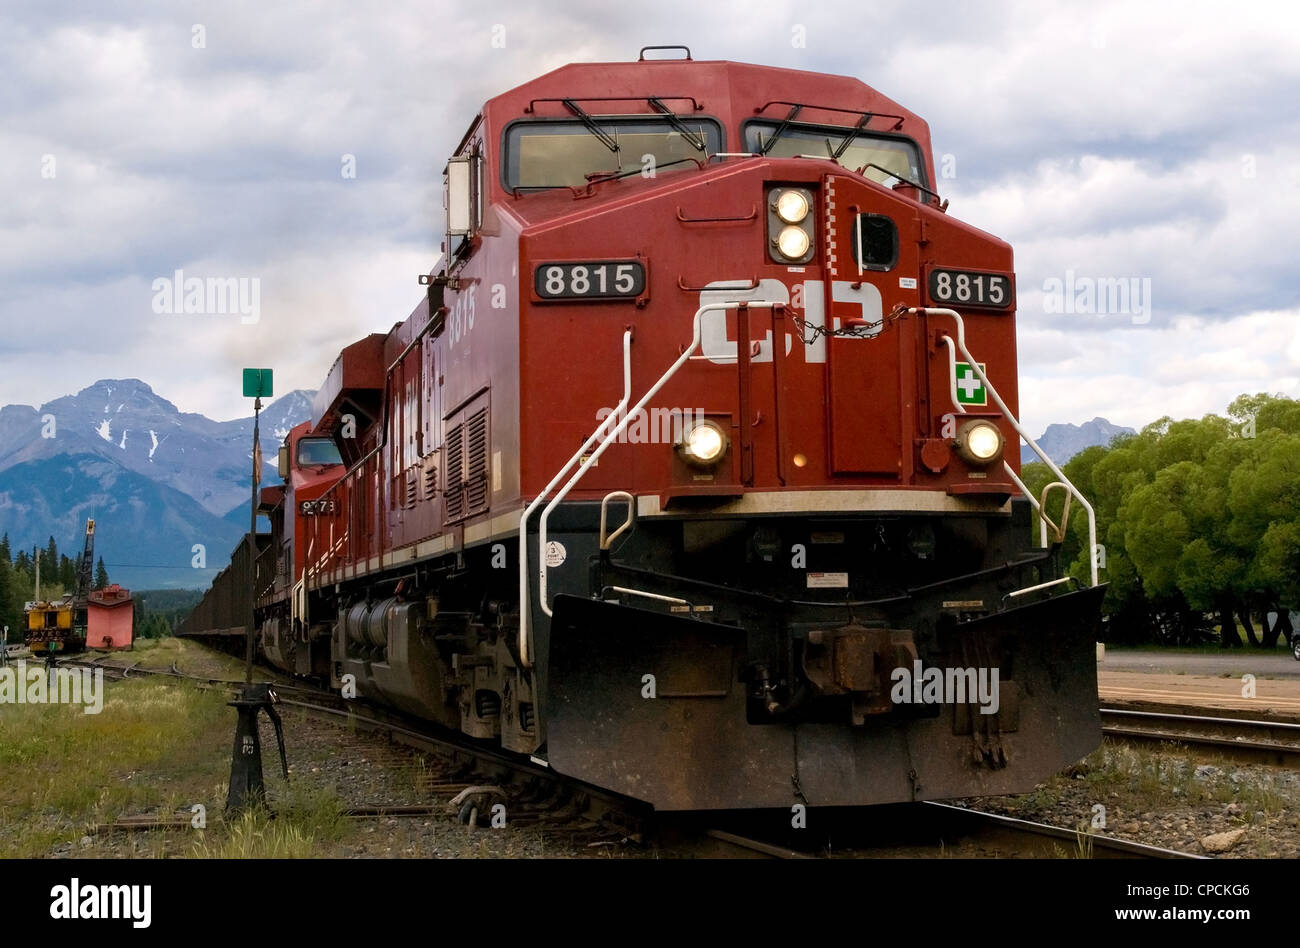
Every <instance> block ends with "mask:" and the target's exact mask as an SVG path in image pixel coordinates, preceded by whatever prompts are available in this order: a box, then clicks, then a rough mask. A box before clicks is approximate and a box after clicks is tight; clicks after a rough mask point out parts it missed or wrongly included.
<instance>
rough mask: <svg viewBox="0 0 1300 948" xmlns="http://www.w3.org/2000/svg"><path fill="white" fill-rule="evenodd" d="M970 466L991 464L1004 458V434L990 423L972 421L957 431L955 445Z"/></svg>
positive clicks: (959, 454) (958, 452)
mask: <svg viewBox="0 0 1300 948" xmlns="http://www.w3.org/2000/svg"><path fill="white" fill-rule="evenodd" d="M953 447H954V448H955V449H956V451H957V454H958V456H959V457H960V458H961V459H962V460H963V461H966V462H967V463H968V464H989V463H991V462H992V461H996V460H997V459H998V458H999V457H1001V456H1002V432H1001V431H999V430H998V428H997V425H995V424H993V423H992V422H988V421H970V422H967V423H966V424H964V425H962V426H961V428H960V429H958V431H957V439H956V441H955V442H954V444H953Z"/></svg>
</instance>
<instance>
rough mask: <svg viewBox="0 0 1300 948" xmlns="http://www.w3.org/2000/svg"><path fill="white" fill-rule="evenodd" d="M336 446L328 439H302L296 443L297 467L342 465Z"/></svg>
mask: <svg viewBox="0 0 1300 948" xmlns="http://www.w3.org/2000/svg"><path fill="white" fill-rule="evenodd" d="M342 463H343V458H342V457H341V456H340V455H339V449H338V445H336V444H335V443H334V442H333V441H331V440H330V439H329V438H303V439H302V440H301V441H299V442H298V466H299V467H316V466H319V465H328V464H342Z"/></svg>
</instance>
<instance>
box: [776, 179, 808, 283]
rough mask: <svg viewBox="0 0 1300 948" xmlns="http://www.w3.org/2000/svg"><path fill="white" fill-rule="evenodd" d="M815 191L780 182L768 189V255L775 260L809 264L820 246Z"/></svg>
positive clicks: (785, 262) (788, 263) (781, 262)
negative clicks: (816, 220) (815, 210)
mask: <svg viewBox="0 0 1300 948" xmlns="http://www.w3.org/2000/svg"><path fill="white" fill-rule="evenodd" d="M814 206H815V205H814V203H813V192H812V191H811V190H809V189H808V188H795V187H788V186H782V185H777V186H776V187H772V188H769V189H768V191H767V255H768V257H769V258H770V259H771V260H772V262H773V263H779V264H785V265H786V266H790V265H791V264H801V263H808V262H809V261H810V260H812V258H813V249H814V247H815V245H816V240H815V233H816V230H815V228H814V226H813V225H814V220H815V218H816V215H815V214H813V208H814Z"/></svg>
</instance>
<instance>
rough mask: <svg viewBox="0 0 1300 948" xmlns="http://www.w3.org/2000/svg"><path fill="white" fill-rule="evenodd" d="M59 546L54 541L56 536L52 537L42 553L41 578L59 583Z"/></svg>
mask: <svg viewBox="0 0 1300 948" xmlns="http://www.w3.org/2000/svg"><path fill="white" fill-rule="evenodd" d="M58 571H59V548H58V546H57V545H56V544H55V542H54V537H50V542H49V543H48V544H46V546H45V551H44V552H43V553H42V554H41V579H43V580H45V581H47V582H51V583H57V582H59V572H58Z"/></svg>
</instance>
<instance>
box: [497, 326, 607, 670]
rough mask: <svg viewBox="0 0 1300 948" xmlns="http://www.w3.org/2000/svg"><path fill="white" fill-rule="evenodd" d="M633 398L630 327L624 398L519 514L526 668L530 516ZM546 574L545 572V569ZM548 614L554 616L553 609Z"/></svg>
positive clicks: (542, 549) (542, 552)
mask: <svg viewBox="0 0 1300 948" xmlns="http://www.w3.org/2000/svg"><path fill="white" fill-rule="evenodd" d="M631 398H632V330H631V329H628V330H625V331H624V332H623V397H622V398H621V399H619V402H618V405H617V406H615V408H614V411H613V413H612V414H610V415H609V416H608V417H606V418H605V420H604V421H603V422H601V423H600V425H599V426H598V427H597V428H596V430H595V431H594V432H593V433H592V435H591V437H589V438H588V439H587V440H586V441H584V442H583V443H582V447H580V448H579V449H578V450H577V451H576V452H575V453H574V455H573V457H571V458H569V461H568V463H567V464H565V465H564V467H562V468H560V470H559V471H558V472H557V473H556V475H555V476H554V477H553V478H551V482H550V483H549V484H547V485H546V487H545V488H544V489H543V490H542V492H541V493H540V494H538V495H537V496H536V497H535V498H533V502H532V503H531V504H529V505H528V506H527V507H525V508H524V512H523V513H522V514H520V516H519V661H520V663H521V664H522V665H523V666H524V667H525V668H532V667H533V657H532V655H531V654H530V653H529V650H528V613H529V611H530V610H531V609H532V597H531V596H530V594H529V592H528V518H529V517H530V516H532V513H533V511H534V510H536V509H537V505H538V504H540V503H541V502H542V501H543V500H544V499H545V498H546V495H547V494H549V493H550V492H551V491H553V490H554V489H555V485H556V484H558V483H559V482H560V478H562V477H564V475H565V474H567V473H569V470H570V469H571V468H572V467H573V465H574V464H576V463H577V462H578V459H579V458H581V457H582V456H583V454H585V453H586V452H587V451H588V450H589V449H590V448H591V446H592V445H593V444H595V443H596V439H597V438H599V437H600V436H601V434H602V433H603V432H604V431H605V429H606V428H607V427H609V425H610V424H612V423H613V422H614V420H615V419H617V418H619V417H620V416H621V415H622V414H623V411H624V409H626V408H627V403H628V401H630V400H631ZM537 555H538V558H539V559H541V560H542V562H543V563H544V562H545V557H546V545H545V540H542V541H541V542H540V543H539V544H538V547H537ZM543 575H545V573H544V572H543ZM546 614H547V615H550V610H549V609H548V610H547V613H546Z"/></svg>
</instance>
